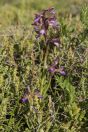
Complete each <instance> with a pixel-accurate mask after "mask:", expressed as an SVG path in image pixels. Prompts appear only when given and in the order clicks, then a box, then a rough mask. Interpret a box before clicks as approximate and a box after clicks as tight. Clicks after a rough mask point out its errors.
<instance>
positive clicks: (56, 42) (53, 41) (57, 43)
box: [47, 38, 60, 47]
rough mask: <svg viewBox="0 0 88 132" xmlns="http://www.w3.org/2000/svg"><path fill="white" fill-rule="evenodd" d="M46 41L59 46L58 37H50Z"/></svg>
mask: <svg viewBox="0 0 88 132" xmlns="http://www.w3.org/2000/svg"><path fill="white" fill-rule="evenodd" d="M47 43H50V44H53V45H55V46H56V47H59V45H60V39H59V38H52V39H51V40H48V41H47Z"/></svg>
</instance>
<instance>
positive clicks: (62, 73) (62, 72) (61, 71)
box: [59, 66, 66, 76]
mask: <svg viewBox="0 0 88 132" xmlns="http://www.w3.org/2000/svg"><path fill="white" fill-rule="evenodd" d="M59 73H60V74H61V75H63V76H65V75H66V72H65V71H64V67H63V66H62V67H61V68H60V69H59Z"/></svg>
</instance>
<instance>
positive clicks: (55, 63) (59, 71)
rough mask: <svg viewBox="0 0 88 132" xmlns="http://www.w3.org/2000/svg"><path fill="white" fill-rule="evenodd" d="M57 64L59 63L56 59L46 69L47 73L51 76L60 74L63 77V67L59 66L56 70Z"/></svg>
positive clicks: (64, 73)
mask: <svg viewBox="0 0 88 132" xmlns="http://www.w3.org/2000/svg"><path fill="white" fill-rule="evenodd" d="M58 63H59V60H58V57H57V58H56V59H55V60H54V62H53V63H52V65H51V66H50V67H49V68H48V71H49V72H50V73H51V74H55V73H60V74H61V75H62V76H65V75H66V72H65V70H64V67H63V66H61V67H60V68H58V67H57V66H58Z"/></svg>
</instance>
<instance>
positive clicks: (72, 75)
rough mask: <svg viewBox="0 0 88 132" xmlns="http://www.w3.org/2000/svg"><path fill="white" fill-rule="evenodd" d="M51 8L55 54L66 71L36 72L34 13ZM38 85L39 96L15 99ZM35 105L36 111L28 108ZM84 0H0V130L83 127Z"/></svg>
mask: <svg viewBox="0 0 88 132" xmlns="http://www.w3.org/2000/svg"><path fill="white" fill-rule="evenodd" d="M52 6H53V7H55V9H56V13H57V18H58V22H59V23H60V25H61V31H60V37H61V45H62V50H60V51H59V52H57V51H56V50H54V53H53V54H52V55H51V56H50V60H51V61H52V59H53V58H54V56H55V55H57V54H59V56H60V62H59V64H60V66H61V65H64V66H65V69H66V71H67V76H66V77H62V76H59V75H55V76H54V79H52V84H51V85H50V84H49V81H50V80H49V76H48V75H47V74H46V73H44V75H43V76H42V77H41V64H39V65H38V64H35V60H36V57H37V56H39V58H40V59H41V56H40V54H41V50H40V47H39V45H38V43H37V42H35V41H34V35H33V33H32V25H31V23H32V22H33V18H34V14H35V13H37V12H39V11H40V10H42V9H46V8H48V7H52ZM27 86H30V87H31V90H33V89H35V88H36V87H38V88H39V89H40V91H41V92H42V94H43V95H44V98H43V100H41V101H39V100H37V99H35V100H34V101H33V99H30V100H29V103H27V104H24V103H23V104H22V103H20V102H19V100H20V99H21V97H22V95H23V93H24V89H25V88H26V87H27ZM32 105H35V106H36V107H37V109H38V111H39V113H36V112H35V111H33V109H32V107H31V106H32ZM87 124H88V1H87V0H66V1H64V0H21V1H20V0H15V1H14V0H1V1H0V131H1V132H20V131H23V132H87V131H88V125H87Z"/></svg>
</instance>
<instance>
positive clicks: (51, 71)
mask: <svg viewBox="0 0 88 132" xmlns="http://www.w3.org/2000/svg"><path fill="white" fill-rule="evenodd" d="M48 71H49V72H50V73H55V71H56V69H55V67H53V66H51V67H50V68H49V69H48Z"/></svg>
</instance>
